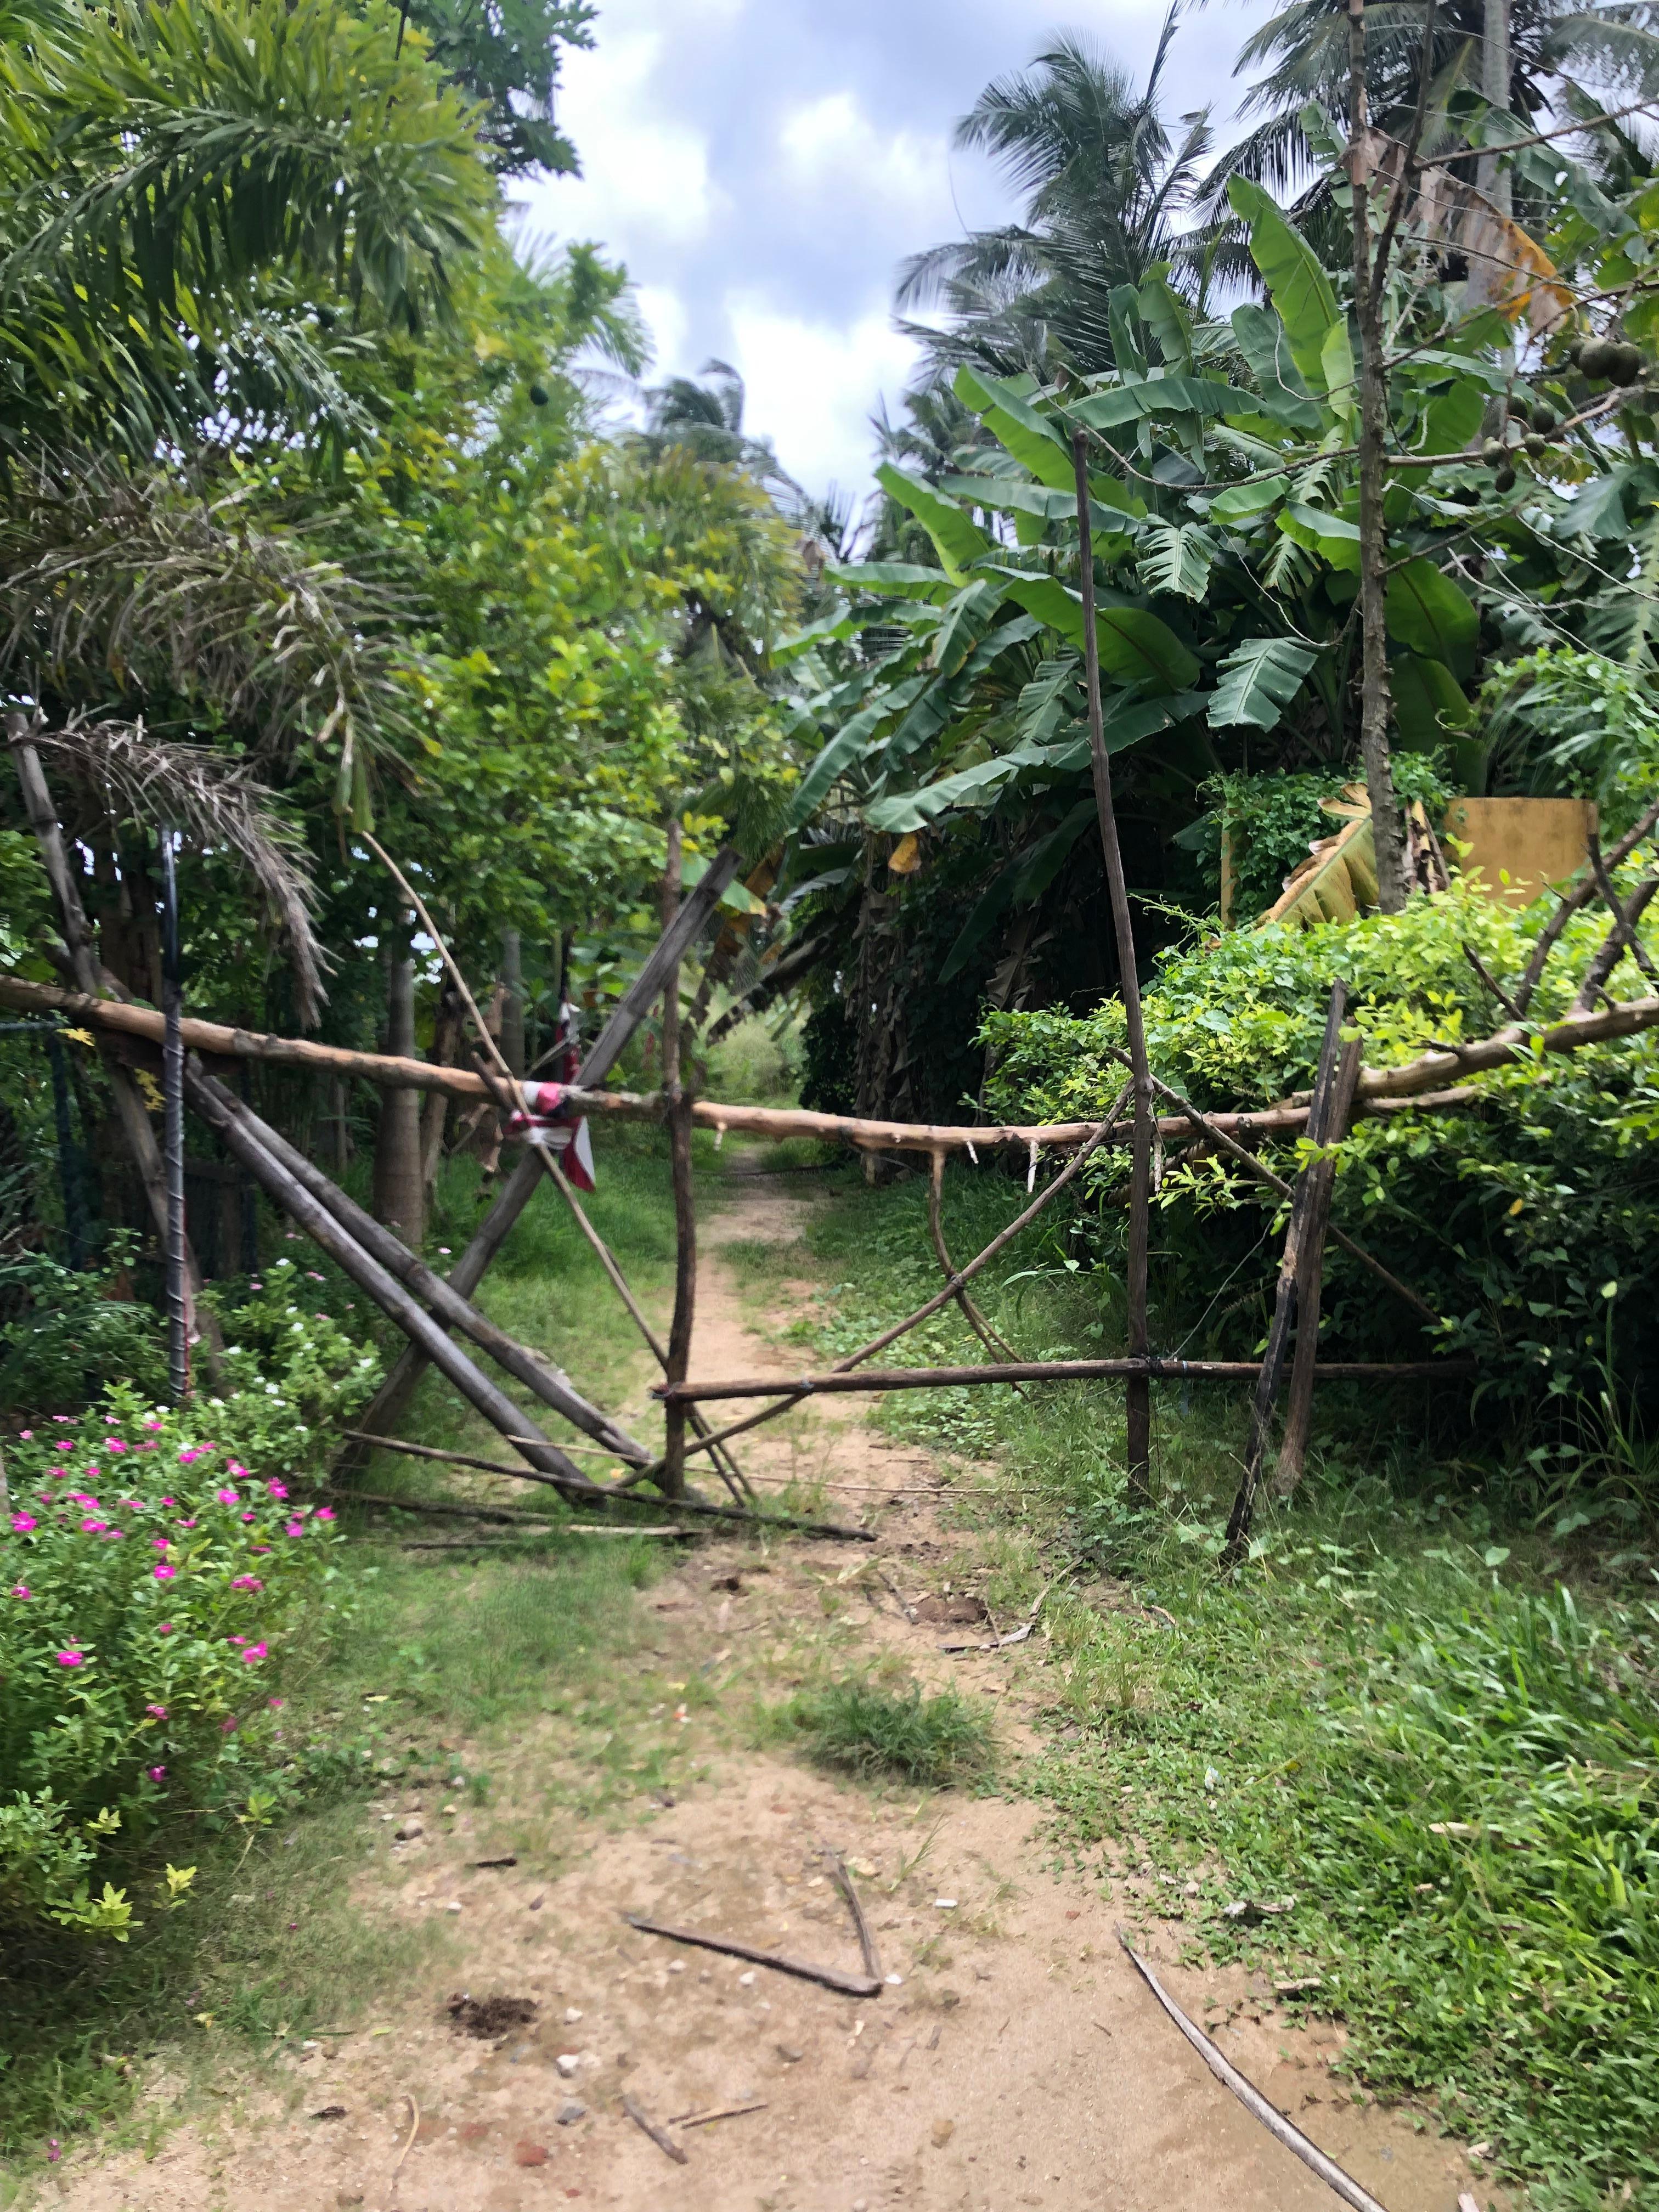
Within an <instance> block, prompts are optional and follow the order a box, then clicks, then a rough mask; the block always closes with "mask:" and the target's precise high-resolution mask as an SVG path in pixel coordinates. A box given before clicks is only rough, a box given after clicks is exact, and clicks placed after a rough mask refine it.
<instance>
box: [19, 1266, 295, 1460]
mask: <svg viewBox="0 0 1659 2212" xmlns="http://www.w3.org/2000/svg"><path fill="white" fill-rule="evenodd" d="M318 1279H319V1281H320V1280H321V1277H320V1276H319V1278H318ZM17 1433H18V1435H19V1436H20V1437H21V1438H22V1439H23V1442H24V1443H26V1444H27V1443H33V1441H34V1431H33V1429H19V1431H17Z"/></svg>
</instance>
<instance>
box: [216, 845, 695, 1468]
mask: <svg viewBox="0 0 1659 2212" xmlns="http://www.w3.org/2000/svg"><path fill="white" fill-rule="evenodd" d="M737 872H738V855H737V854H736V852H735V851H734V850H733V848H732V847H731V846H730V845H724V846H722V847H721V848H720V851H719V852H718V853H717V854H715V855H714V859H713V860H711V861H710V862H709V864H708V872H707V873H706V874H705V875H704V877H703V878H702V882H701V883H700V884H698V885H697V887H696V890H694V891H693V892H692V894H691V896H690V898H689V899H687V900H686V901H685V902H684V905H683V906H682V907H681V908H680V910H679V912H678V915H676V916H675V917H674V924H673V927H672V928H671V929H670V930H668V931H667V932H665V934H664V935H663V936H662V937H661V938H659V939H658V941H657V944H656V945H655V946H654V947H653V950H652V951H651V953H650V955H649V956H648V957H647V960H646V962H645V964H644V965H643V967H642V968H641V969H640V972H639V974H638V975H636V976H635V978H634V981H633V982H632V983H631V984H629V987H628V989H627V990H626V991H625V992H624V993H623V996H622V998H621V999H620V1000H618V1001H617V1006H615V1008H614V1009H613V1010H612V1012H611V1018H610V1019H609V1021H607V1022H606V1024H605V1027H604V1028H603V1029H602V1030H600V1032H599V1036H598V1037H597V1038H596V1039H595V1040H594V1042H593V1043H592V1045H591V1046H590V1047H589V1048H588V1050H587V1052H586V1054H585V1055H584V1056H583V1059H582V1063H581V1066H580V1068H579V1069H578V1071H577V1075H576V1080H577V1082H578V1083H579V1084H582V1085H596V1084H600V1083H603V1082H604V1080H605V1077H606V1076H607V1075H609V1074H610V1073H611V1069H612V1068H613V1067H614V1066H616V1064H617V1060H620V1059H621V1057H622V1054H623V1049H624V1048H625V1047H626V1046H627V1043H628V1041H629V1038H630V1037H631V1036H633V1034H634V1031H635V1029H637V1028H638V1026H639V1024H640V1023H641V1020H642V1019H643V1018H644V1017H645V1016H646V1014H647V1012H649V1011H650V1009H651V1007H652V1006H653V1004H654V1003H655V1000H656V998H657V995H658V994H659V992H660V990H661V989H662V979H663V977H664V976H665V975H666V974H667V972H668V969H669V968H670V967H671V965H672V964H673V963H674V962H675V961H676V960H678V958H679V957H680V955H681V953H682V952H683V951H684V950H685V948H686V946H687V945H690V943H691V941H692V939H694V938H695V937H696V935H697V933H698V932H699V931H700V930H701V929H702V926H703V923H704V922H705V921H707V920H708V916H709V915H711V914H712V913H713V912H714V908H715V905H716V904H717V903H718V902H719V900H720V896H721V895H722V893H723V892H724V891H725V890H726V885H727V884H729V883H730V882H731V880H732V877H733V876H734V875H736V873H737ZM230 1034H235V1033H234V1032H231V1033H230ZM187 1041H188V1040H187ZM208 1049H211V1048H210V1047H209V1048H208ZM404 1065H405V1066H406V1067H407V1068H409V1069H411V1070H414V1071H417V1072H418V1071H419V1070H420V1069H421V1068H422V1067H424V1066H426V1063H425V1062H424V1061H421V1060H410V1061H408V1062H406V1063H404ZM342 1072H344V1071H342ZM356 1072H362V1073H367V1072H368V1071H367V1070H359V1071H356ZM428 1073H441V1074H442V1075H444V1076H446V1077H453V1078H455V1079H459V1082H460V1084H461V1085H463V1086H464V1095H465V1096H468V1097H478V1096H479V1095H480V1094H481V1093H482V1092H483V1088H484V1086H483V1082H482V1081H481V1079H479V1078H478V1077H477V1075H475V1074H473V1073H471V1071H470V1070H468V1069H465V1068H459V1067H458V1068H446V1069H442V1070H441V1071H428ZM545 1158H546V1155H545V1154H544V1152H542V1150H541V1148H540V1147H539V1146H535V1145H527V1146H526V1147H525V1151H524V1154H523V1157H522V1158H520V1161H519V1163H518V1164H517V1166H516V1167H515V1168H514V1169H513V1172H512V1174H511V1175H509V1176H508V1177H507V1181H506V1182H504V1183H503V1184H502V1186H501V1190H500V1192H499V1193H498V1194H497V1196H496V1199H495V1203H494V1205H493V1206H491V1207H490V1209H489V1212H488V1213H487V1214H486V1215H485V1216H484V1218H483V1220H482V1221H481V1222H480V1223H479V1225H478V1226H477V1229H475V1230H474V1231H473V1232H472V1235H471V1238H470V1240H469V1241H468V1243H467V1246H466V1249H465V1251H464V1252H463V1253H462V1254H461V1255H460V1257H459V1260H457V1261H456V1262H455V1265H454V1266H453V1267H452V1268H451V1269H450V1272H449V1283H450V1287H451V1289H452V1290H453V1291H456V1292H457V1293H458V1295H459V1296H460V1297H464V1298H470V1297H471V1296H472V1293H473V1292H474V1291H476V1290H477V1287H478V1285H479V1284H480V1283H481V1282H482V1281H483V1279H484V1276H485V1274H486V1273H487V1272H488V1271H489V1263H490V1261H492V1260H493V1259H494V1258H495V1255H496V1254H497V1252H499V1251H500V1250H501V1246H502V1245H503V1244H504V1243H506V1242H507V1237H509V1236H510V1235H511V1233H512V1231H513V1225H514V1223H515V1222H516V1221H517V1220H518V1218H519V1216H520V1214H521V1213H522V1212H523V1211H524V1209H525V1207H526V1206H528V1204H529V1203H530V1200H532V1197H534V1195H535V1194H536V1192H537V1190H538V1188H539V1187H540V1184H541V1179H542V1166H543V1163H544V1159H545ZM424 1364H425V1363H424V1361H423V1359H422V1357H421V1355H420V1354H419V1353H418V1352H416V1351H415V1350H414V1349H413V1348H412V1347H411V1349H410V1350H409V1351H407V1352H404V1354H403V1355H402V1357H401V1358H399V1359H398V1363H397V1364H396V1365H395V1366H394V1367H393V1369H392V1372H391V1373H390V1374H389V1375H388V1376H386V1381H385V1382H384V1383H381V1385H380V1389H378V1390H377V1391H376V1392H375V1394H374V1399H373V1401H371V1403H370V1406H369V1407H368V1419H367V1421H366V1422H365V1424H364V1425H365V1426H366V1427H368V1428H371V1429H395V1428H396V1427H397V1426H398V1423H399V1421H401V1420H402V1419H403V1417H404V1413H405V1412H406V1411H407V1410H408V1407H409V1403H410V1399H411V1398H412V1397H413V1396H414V1395H415V1386H416V1383H418V1382H419V1381H420V1379H421V1370H422V1366H423V1365H424Z"/></svg>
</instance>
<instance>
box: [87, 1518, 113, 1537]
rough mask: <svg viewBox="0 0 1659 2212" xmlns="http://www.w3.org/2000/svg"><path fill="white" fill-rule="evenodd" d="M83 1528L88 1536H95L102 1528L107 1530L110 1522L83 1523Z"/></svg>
mask: <svg viewBox="0 0 1659 2212" xmlns="http://www.w3.org/2000/svg"><path fill="white" fill-rule="evenodd" d="M81 1526H82V1529H83V1530H84V1531H85V1533H86V1534H88V1536H95V1535H96V1534H98V1531H99V1530H100V1528H108V1526H109V1522H107V1521H83V1522H82V1523H81Z"/></svg>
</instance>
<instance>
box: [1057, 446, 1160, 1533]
mask: <svg viewBox="0 0 1659 2212" xmlns="http://www.w3.org/2000/svg"><path fill="white" fill-rule="evenodd" d="M1072 464H1073V468H1074V469H1075V470H1076V472H1077V526H1078V540H1079V544H1078V568H1079V579H1080V581H1081V584H1082V589H1083V666H1084V675H1085V681H1086V683H1087V685H1088V692H1089V749H1090V753H1091V757H1092V759H1093V763H1094V779H1095V808H1096V811H1097V813H1098V815H1099V817H1100V842H1101V846H1102V849H1103V852H1104V854H1105V856H1106V884H1107V889H1108V890H1109V892H1110V894H1111V902H1112V926H1113V928H1114V930H1115V933H1116V937H1117V964H1118V974H1119V980H1120V982H1121V987H1122V991H1123V1014H1124V1024H1125V1027H1126V1029H1127V1031H1128V1046H1129V1065H1130V1070H1131V1073H1132V1077H1133V1083H1134V1111H1135V1118H1134V1151H1133V1164H1132V1166H1131V1168H1130V1173H1129V1267H1128V1280H1127V1285H1126V1289H1127V1293H1128V1303H1129V1329H1128V1350H1129V1352H1130V1355H1131V1357H1133V1358H1144V1357H1145V1355H1146V1351H1147V1349H1148V1340H1147V1334H1146V1258H1147V1246H1148V1242H1149V1232H1150V1215H1151V1211H1152V1079H1151V1075H1150V1073H1149V1071H1148V1068H1147V1064H1146V1024H1145V1023H1144V1022H1143V1021H1142V1019H1141V1012H1140V978H1139V973H1138V971H1137V969H1136V967H1135V945H1134V933H1133V928H1132V927H1131V925H1130V921H1129V894H1128V890H1127V887H1126V886H1125V884H1124V880H1123V854H1122V851H1121V848H1120V847H1119V844H1118V839H1117V816H1116V813H1115V811H1114V808H1113V805H1112V769H1111V763H1110V762H1109V759H1108V758H1107V754H1106V734H1105V726H1104V722H1103V716H1102V712H1101V703H1100V640H1099V638H1098V636H1097V634H1096V630H1095V557H1094V539H1093V534H1092V532H1091V527H1090V521H1089V463H1088V454H1087V451H1086V448H1085V441H1084V434H1083V432H1082V431H1081V430H1074V431H1073V433H1072ZM1124 1397H1125V1401H1126V1408H1127V1415H1128V1432H1129V1433H1128V1465H1129V1493H1130V1495H1131V1497H1133V1498H1142V1499H1144V1498H1150V1497H1151V1495H1152V1384H1151V1383H1150V1382H1149V1381H1148V1380H1147V1378H1146V1376H1145V1375H1132V1376H1130V1377H1129V1379H1128V1382H1127V1384H1126V1386H1125V1390H1124Z"/></svg>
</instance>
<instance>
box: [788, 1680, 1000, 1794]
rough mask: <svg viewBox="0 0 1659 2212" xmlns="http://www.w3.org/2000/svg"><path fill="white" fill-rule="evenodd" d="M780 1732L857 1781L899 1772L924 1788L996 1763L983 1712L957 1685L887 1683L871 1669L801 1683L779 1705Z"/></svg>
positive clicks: (810, 1755) (905, 1779)
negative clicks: (935, 1688)
mask: <svg viewBox="0 0 1659 2212" xmlns="http://www.w3.org/2000/svg"><path fill="white" fill-rule="evenodd" d="M772 1718H773V1720H774V1722H775V1725H776V1727H777V1728H778V1729H779V1732H780V1733H781V1735H784V1736H785V1737H786V1738H787V1739H793V1741H795V1742H796V1743H798V1744H799V1746H800V1747H801V1748H802V1749H803V1750H804V1751H805V1753H806V1755H807V1757H808V1758H809V1759H811V1760H812V1761H813V1763H814V1764H815V1765H819V1766H827V1767H830V1768H834V1769H836V1770H838V1771H841V1772H842V1773H846V1774H854V1775H856V1776H857V1777H858V1778H859V1779H860V1781H863V1782H868V1781H874V1780H889V1779H893V1778H896V1779H898V1780H900V1781H902V1782H909V1783H914V1784H917V1785H918V1786H920V1787H921V1788H924V1789H939V1788H942V1787H943V1786H944V1785H945V1784H948V1783H951V1782H963V1781H971V1780H973V1779H974V1778H976V1777H977V1776H980V1775H982V1774H983V1773H985V1771H987V1769H988V1767H989V1766H990V1764H991V1757H992V1744H991V1730H990V1727H989V1724H988V1722H987V1717H986V1716H985V1714H984V1713H983V1712H982V1711H981V1709H980V1708H979V1707H978V1706H977V1705H974V1704H970V1703H969V1700H968V1699H966V1698H963V1697H959V1696H958V1695H957V1692H955V1691H954V1690H942V1691H940V1692H939V1695H938V1696H937V1697H932V1698H929V1697H924V1696H923V1694H922V1691H921V1684H920V1683H918V1682H914V1681H913V1682H910V1683H909V1684H908V1685H907V1686H905V1687H903V1688H902V1689H901V1688H892V1689H890V1688H888V1687H887V1686H885V1685H884V1684H883V1683H880V1682H877V1681H873V1680H871V1679H870V1677H869V1676H867V1675H860V1674H848V1675H845V1676H843V1677H842V1680H839V1681H836V1682H824V1683H820V1684H817V1685H816V1686H810V1687H808V1688H805V1689H803V1690H799V1691H797V1692H796V1693H795V1695H794V1696H793V1698H790V1699H787V1701H786V1702H785V1703H784V1704H782V1705H779V1706H777V1707H775V1709H774V1711H773V1715H772Z"/></svg>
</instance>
